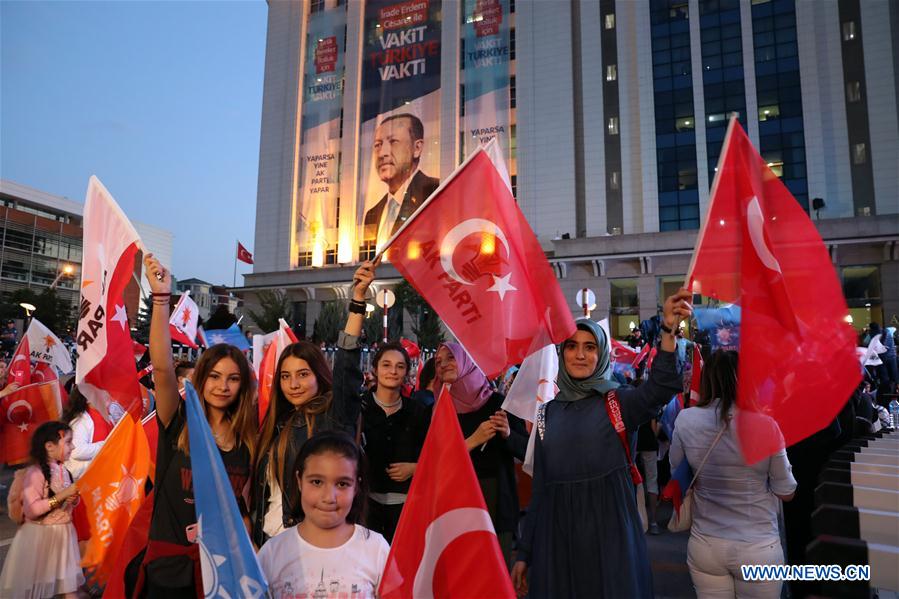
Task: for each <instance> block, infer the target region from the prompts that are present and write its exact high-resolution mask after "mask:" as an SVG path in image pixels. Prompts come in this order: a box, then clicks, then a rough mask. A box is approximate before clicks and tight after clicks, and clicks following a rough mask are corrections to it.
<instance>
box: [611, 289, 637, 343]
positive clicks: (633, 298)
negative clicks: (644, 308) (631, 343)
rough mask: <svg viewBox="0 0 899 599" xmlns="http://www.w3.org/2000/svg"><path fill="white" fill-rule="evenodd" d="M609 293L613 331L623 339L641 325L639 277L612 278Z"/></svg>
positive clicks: (613, 334) (613, 333) (615, 335)
mask: <svg viewBox="0 0 899 599" xmlns="http://www.w3.org/2000/svg"><path fill="white" fill-rule="evenodd" d="M609 295H610V298H609V299H610V300H611V301H610V303H609V307H610V310H609V312H610V313H611V314H610V316H611V318H610V319H609V320H610V324H611V325H612V330H611V333H612V336H613V337H617V338H619V339H623V338H624V337H627V336H628V335H629V334H630V332H631V329H633V328H636V327H638V326H640V302H639V299H638V295H637V279H635V278H633V279H610V280H609Z"/></svg>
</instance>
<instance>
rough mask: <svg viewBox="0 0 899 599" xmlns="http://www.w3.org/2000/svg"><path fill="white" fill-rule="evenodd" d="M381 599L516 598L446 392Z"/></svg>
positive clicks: (402, 521)
mask: <svg viewBox="0 0 899 599" xmlns="http://www.w3.org/2000/svg"><path fill="white" fill-rule="evenodd" d="M378 596H379V597H382V598H383V599H392V598H396V599H399V598H405V597H508V598H510V599H511V598H513V597H515V591H514V590H513V588H512V580H511V578H510V577H509V572H508V570H507V569H506V562H505V560H504V559H503V555H502V552H501V551H500V548H499V541H498V540H497V538H496V532H495V531H494V529H493V524H492V523H491V521H490V515H489V514H488V513H487V508H486V506H485V504H484V496H483V495H482V494H481V487H480V486H479V484H478V479H477V477H476V476H475V473H474V468H473V467H472V465H471V458H470V457H469V456H468V451H466V449H465V440H464V439H463V437H462V430H461V429H460V428H459V420H458V418H457V417H456V411H455V410H454V409H453V403H452V399H451V398H450V397H449V392H448V390H447V388H446V387H444V388H443V391H442V392H441V394H440V398H439V399H438V400H437V404H436V405H435V406H434V417H433V419H432V420H431V427H430V428H429V429H428V434H427V437H425V443H424V446H423V447H422V451H421V457H420V458H419V460H418V467H417V469H416V471H415V476H414V477H413V478H412V486H411V487H410V488H409V496H408V498H407V500H406V504H405V505H404V506H403V512H402V515H401V516H400V521H399V525H398V526H397V529H396V534H395V535H394V539H393V544H392V545H391V546H390V555H389V556H388V557H387V566H386V567H385V569H384V574H383V575H382V576H381V585H380V587H379V589H378Z"/></svg>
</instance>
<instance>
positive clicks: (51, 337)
mask: <svg viewBox="0 0 899 599" xmlns="http://www.w3.org/2000/svg"><path fill="white" fill-rule="evenodd" d="M25 336H26V337H27V338H28V348H29V350H30V352H29V354H30V357H31V359H32V360H33V361H35V362H43V363H45V364H50V365H51V366H54V367H56V368H58V369H59V371H60V372H63V373H69V372H72V356H71V355H69V350H68V349H66V346H65V345H64V344H63V342H62V341H60V339H59V337H57V336H56V335H55V334H54V333H53V331H51V330H50V329H48V328H47V327H45V326H44V324H43V323H42V322H41V321H39V320H38V319H37V318H34V317H32V318H31V324H29V325H28V331H27V332H26V333H25Z"/></svg>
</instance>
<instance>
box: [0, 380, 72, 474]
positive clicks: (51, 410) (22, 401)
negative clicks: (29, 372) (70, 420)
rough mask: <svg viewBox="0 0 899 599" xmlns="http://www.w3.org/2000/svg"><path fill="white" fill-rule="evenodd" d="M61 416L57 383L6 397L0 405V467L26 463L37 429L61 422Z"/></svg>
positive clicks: (33, 386)
mask: <svg viewBox="0 0 899 599" xmlns="http://www.w3.org/2000/svg"><path fill="white" fill-rule="evenodd" d="M61 414H62V399H61V398H60V394H59V384H58V383H57V381H56V380H51V381H47V382H41V383H33V384H30V385H26V386H25V387H22V388H21V389H19V390H18V391H16V392H15V393H11V394H9V395H7V396H6V397H4V398H3V400H2V401H0V443H2V448H0V449H2V459H0V463H6V464H10V465H13V464H22V463H24V462H26V461H27V460H28V453H29V449H30V447H31V435H33V434H34V429H36V428H37V427H38V426H39V425H41V424H43V423H44V422H47V421H48V420H59V417H60V415H61Z"/></svg>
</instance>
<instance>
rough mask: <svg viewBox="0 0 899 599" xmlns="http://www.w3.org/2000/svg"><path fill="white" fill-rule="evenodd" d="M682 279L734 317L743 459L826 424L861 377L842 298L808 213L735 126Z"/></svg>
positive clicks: (756, 457) (764, 454) (762, 455)
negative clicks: (731, 307) (730, 308)
mask: <svg viewBox="0 0 899 599" xmlns="http://www.w3.org/2000/svg"><path fill="white" fill-rule="evenodd" d="M687 280H688V281H689V282H690V284H691V286H692V289H693V292H694V293H702V294H703V295H706V296H710V297H714V298H717V299H719V300H721V301H726V302H734V303H739V304H740V307H741V310H742V321H741V324H740V362H739V376H738V377H737V378H738V391H737V405H738V406H739V407H740V409H741V414H742V416H741V417H738V418H737V421H736V424H737V434H738V436H739V438H740V444H741V449H742V451H743V455H744V457H745V458H746V460H747V462H748V463H750V464H752V463H755V462H757V461H759V460H761V459H763V458H765V457H767V456H769V455H771V454H773V453H774V452H776V451H778V450H779V449H780V448H782V447H783V446H784V444H785V443H786V445H792V444H794V443H796V442H797V441H801V440H802V439H804V438H806V437H808V436H809V435H811V434H813V433H815V432H817V431H819V430H821V429H822V428H824V427H825V426H827V425H828V424H829V423H830V422H831V421H832V420H833V418H834V417H835V416H836V415H837V413H838V412H839V411H840V409H841V408H842V407H843V405H845V403H846V400H847V399H848V398H849V396H850V395H851V394H852V391H853V389H854V388H855V386H856V385H857V384H858V381H859V379H860V377H861V373H860V371H859V368H858V361H857V359H856V357H855V333H854V331H853V330H852V328H851V327H850V326H849V324H848V323H847V322H846V320H845V318H846V316H847V314H848V309H847V307H846V301H845V300H844V299H843V293H842V289H841V286H840V281H839V279H838V278H837V275H836V272H834V268H833V263H832V262H831V258H830V255H829V254H828V251H827V249H826V248H825V247H824V244H823V243H822V242H821V237H820V236H819V235H818V231H817V230H816V229H815V226H814V224H813V223H812V221H811V220H810V219H809V217H808V214H806V212H805V210H803V209H802V207H801V206H800V205H799V203H798V202H797V201H796V199H795V198H794V197H793V196H792V195H791V194H790V192H789V191H788V190H787V188H786V187H785V186H784V184H783V183H782V182H781V181H780V179H778V178H777V176H776V175H775V174H774V173H773V172H772V171H771V169H769V168H768V166H767V165H766V163H765V161H764V159H762V157H761V156H759V154H758V152H756V150H755V148H753V147H752V144H751V142H750V141H749V138H748V137H746V133H745V132H744V131H743V129H742V127H740V125H739V123H737V121H736V119H732V120H731V123H730V127H729V128H728V132H727V137H726V138H725V140H724V146H723V149H722V152H721V161H720V163H719V167H718V174H717V175H716V178H715V183H714V185H713V186H712V197H711V200H710V204H709V209H708V215H707V216H706V219H705V222H704V223H703V227H702V230H701V231H700V234H699V238H698V240H697V245H696V252H695V253H694V255H693V263H692V264H691V268H690V272H689V274H688V277H687ZM772 419H773V422H772ZM773 423H776V425H777V426H773ZM781 434H782V436H781Z"/></svg>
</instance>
